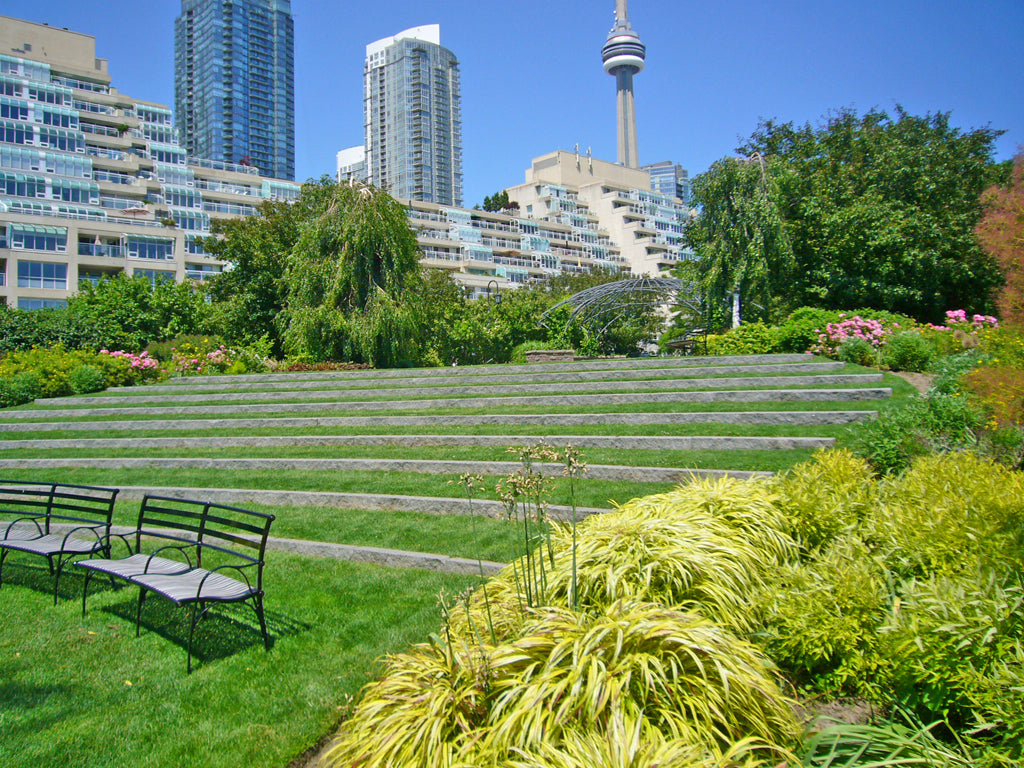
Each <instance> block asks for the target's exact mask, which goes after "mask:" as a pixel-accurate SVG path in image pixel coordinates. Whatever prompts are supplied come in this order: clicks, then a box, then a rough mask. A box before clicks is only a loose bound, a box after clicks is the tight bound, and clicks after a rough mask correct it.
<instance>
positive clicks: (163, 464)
mask: <svg viewBox="0 0 1024 768" xmlns="http://www.w3.org/2000/svg"><path fill="white" fill-rule="evenodd" d="M794 439H799V438H782V441H787V440H794ZM521 466H522V465H521V464H520V463H519V462H518V461H444V460H441V461H432V460H429V459H427V460H424V459H218V458H169V459H156V458H111V459H101V458H55V459H10V460H6V459H0V470H3V469H59V468H64V467H87V468H90V469H216V470H219V471H239V470H248V471H253V472H287V471H297V472H410V473H416V474H429V475H461V474H474V475H510V474H512V473H514V472H516V471H517V470H519V469H520V468H521ZM533 469H534V471H536V472H538V473H539V474H542V475H546V476H548V477H561V476H562V475H563V474H564V473H563V470H564V469H565V465H563V464H554V463H546V464H545V463H539V464H534V465H533ZM695 473H697V474H701V471H700V470H694V469H675V468H671V467H630V466H621V465H611V464H588V465H587V472H586V474H585V475H584V477H585V479H588V480H611V481H616V482H641V483H682V482H685V481H687V480H689V479H691V478H692V477H693V476H694V474H695ZM734 474H737V475H741V476H744V477H747V476H750V474H751V473H734Z"/></svg>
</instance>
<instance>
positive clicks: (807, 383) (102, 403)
mask: <svg viewBox="0 0 1024 768" xmlns="http://www.w3.org/2000/svg"><path fill="white" fill-rule="evenodd" d="M881 381H882V374H880V373H849V374H822V375H811V376H802V375H792V376H749V377H742V378H711V379H706V378H700V379H671V380H666V379H628V380H617V381H593V382H585V381H577V382H574V383H575V384H577V385H579V386H575V387H570V386H566V384H565V383H528V384H511V383H510V384H495V385H491V384H481V385H473V386H462V387H402V388H399V389H390V388H388V389H381V388H380V387H372V388H361V387H360V388H358V389H356V388H353V389H316V390H302V391H296V390H273V391H265V390H256V389H253V390H248V391H244V392H239V391H235V392H223V393H215V392H208V393H200V394H183V393H182V392H181V391H180V390H178V391H168V392H166V393H165V394H163V395H148V394H139V395H135V396H132V397H129V396H126V395H117V396H110V397H95V398H82V397H54V398H50V399H40V400H37V401H36V404H37V405H41V406H46V407H50V406H57V405H61V406H78V408H79V409H82V408H89V407H93V406H95V407H97V408H98V407H102V408H107V407H109V406H117V405H131V406H145V405H151V404H154V403H166V402H168V401H173V402H175V403H179V404H180V403H221V402H234V401H245V402H247V403H264V402H266V403H271V402H278V401H284V400H297V399H302V400H303V401H304V402H310V401H317V400H320V401H329V400H330V399H331V398H341V399H343V400H347V399H348V398H358V397H367V396H369V397H385V396H386V397H388V398H389V399H392V400H398V399H407V400H410V401H413V400H416V399H417V398H420V399H428V398H437V397H452V398H453V399H454V398H456V397H457V396H458V395H463V396H466V395H474V396H476V395H511V394H516V393H518V394H542V393H548V394H560V393H564V392H565V391H566V390H573V389H576V390H578V389H581V388H586V389H589V390H592V393H593V394H598V393H601V392H621V391H631V392H637V391H679V390H690V389H726V388H735V387H745V388H749V387H813V386H832V387H835V386H850V385H859V384H878V383H880V382H881ZM143 391H145V390H143Z"/></svg>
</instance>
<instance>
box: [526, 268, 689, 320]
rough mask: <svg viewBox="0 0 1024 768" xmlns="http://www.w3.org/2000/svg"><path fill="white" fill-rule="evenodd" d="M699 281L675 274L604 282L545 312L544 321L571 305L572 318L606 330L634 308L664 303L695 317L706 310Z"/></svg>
mask: <svg viewBox="0 0 1024 768" xmlns="http://www.w3.org/2000/svg"><path fill="white" fill-rule="evenodd" d="M701 304H702V300H701V296H700V295H699V294H698V293H697V288H696V285H695V284H693V283H689V282H687V281H685V280H679V279H676V278H672V277H638V278H633V279H630V280H617V281H615V282H614V283H604V284H603V285H597V286H594V287H593V288H587V289H586V290H585V291H580V292H579V293H576V294H573V295H572V296H570V297H569V298H568V299H566V300H565V301H560V302H558V303H557V304H555V306H553V307H551V308H550V309H549V310H548V311H547V312H545V313H544V314H543V315H542V316H541V322H542V323H543V322H544V320H545V319H546V318H547V317H548V315H550V314H551V313H552V312H554V311H555V310H557V309H559V308H560V307H564V306H571V307H572V308H573V309H572V312H571V313H570V314H569V319H570V321H572V320H575V321H576V322H578V323H579V324H580V325H582V326H584V327H587V328H590V329H591V330H596V331H597V332H598V333H603V332H604V331H605V330H607V329H608V327H609V326H611V325H612V324H613V323H614V322H615V321H616V320H618V319H619V318H621V317H622V316H623V315H625V314H626V313H627V312H629V311H630V310H635V309H650V308H653V307H659V306H664V305H669V306H677V307H680V308H682V309H683V310H687V311H689V312H691V313H693V315H694V316H695V317H700V316H701V315H702V314H703V309H702V306H701Z"/></svg>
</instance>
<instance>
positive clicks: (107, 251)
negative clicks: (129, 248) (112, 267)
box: [78, 242, 125, 259]
mask: <svg viewBox="0 0 1024 768" xmlns="http://www.w3.org/2000/svg"><path fill="white" fill-rule="evenodd" d="M78 255H79V256H104V257H107V258H111V259H123V258H124V257H125V249H124V246H123V245H109V244H108V245H104V244H97V243H82V242H80V243H79V244H78Z"/></svg>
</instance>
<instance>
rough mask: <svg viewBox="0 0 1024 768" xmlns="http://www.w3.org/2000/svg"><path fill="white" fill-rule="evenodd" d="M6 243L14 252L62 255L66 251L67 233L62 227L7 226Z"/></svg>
mask: <svg viewBox="0 0 1024 768" xmlns="http://www.w3.org/2000/svg"><path fill="white" fill-rule="evenodd" d="M7 241H8V242H9V243H10V244H11V245H10V247H11V248H13V249H15V250H21V251H54V252H59V253H62V252H65V251H67V249H68V231H67V229H66V228H64V227H40V226H36V225H33V224H8V225H7Z"/></svg>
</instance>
